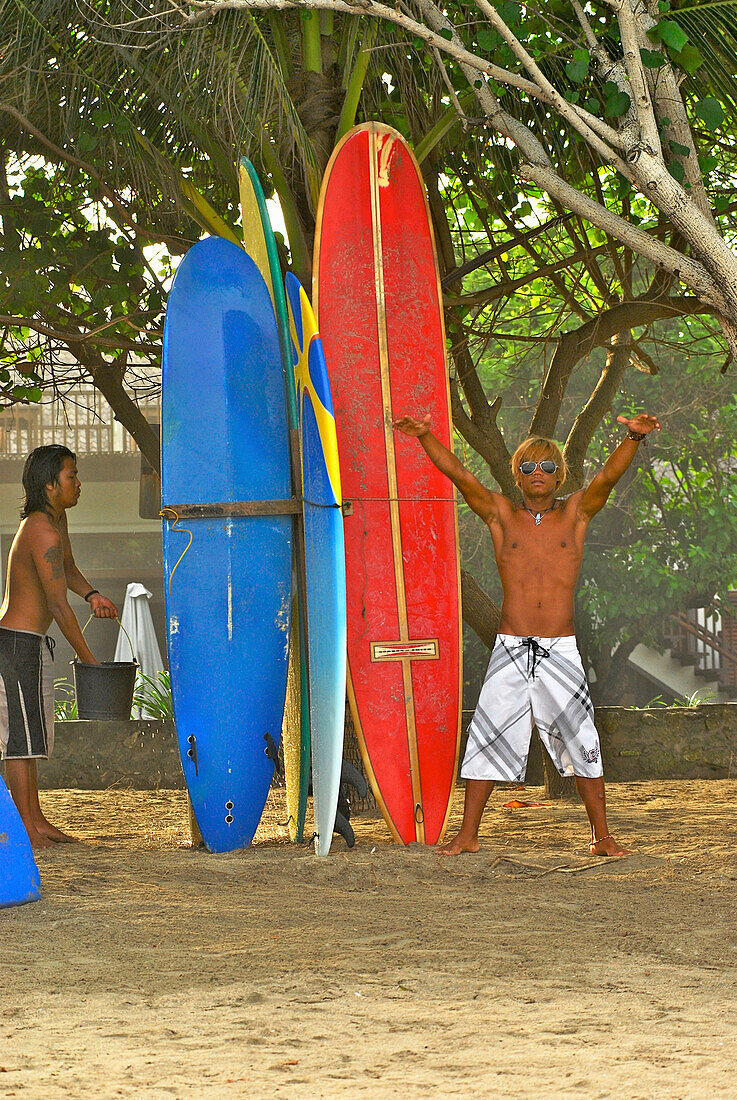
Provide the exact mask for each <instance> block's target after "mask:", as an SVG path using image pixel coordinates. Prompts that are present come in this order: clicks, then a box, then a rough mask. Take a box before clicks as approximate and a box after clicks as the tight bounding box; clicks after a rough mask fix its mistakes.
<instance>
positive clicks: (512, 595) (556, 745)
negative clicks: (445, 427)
mask: <svg viewBox="0 0 737 1100" xmlns="http://www.w3.org/2000/svg"><path fill="white" fill-rule="evenodd" d="M617 420H618V421H619V422H620V423H621V424H623V425H624V426H625V427H626V429H627V434H626V435H625V437H624V439H623V440H622V441H621V442H620V444H619V446H618V447H617V448H616V449H615V451H614V452H613V453H612V454H611V455H610V457H609V458H608V459H607V461H606V462H605V464H604V466H603V467H602V468H601V470H599V472H598V473H597V474H596V475H595V477H594V478H593V480H592V481H591V482H590V484H589V485H587V486H586V488H585V489H579V490H578V491H577V492H575V493H572V494H571V495H570V496H568V497H564V498H558V497H556V492H557V491H558V489H559V487H560V485H561V484H562V483H563V482H564V481H565V477H566V467H565V460H564V458H563V455H562V453H561V451H560V448H559V447H558V446H557V444H556V443H554V442H553V440H551V439H545V438H543V437H533V438H530V439H527V440H525V442H524V443H522V444H521V445H520V446H519V447H518V448H517V450H516V451H515V453H514V455H513V456H512V472H513V474H514V477H515V481H516V482H517V485H518V486H519V488H520V491H521V493H522V501H523V503H522V504H521V505H519V504H514V503H513V502H512V501H510V500H508V499H507V498H506V497H505V496H502V495H501V494H500V493H494V492H491V490H489V489H487V488H486V487H485V486H483V485H482V484H481V482H480V481H479V480H478V479H477V478H476V477H474V475H473V474H472V473H471V472H470V471H469V470H467V469H466V468H465V466H463V464H462V463H461V462H460V461H459V460H458V459H457V458H456V456H455V455H454V454H453V453H452V452H451V451H449V450H448V449H447V447H445V446H444V445H443V444H442V443H441V442H440V440H439V439H437V438H436V437H435V436H434V435H433V434H432V432H431V431H430V417H429V415H428V416H426V417H425V418H424V419H423V420H416V419H415V418H414V417H411V416H402V417H400V418H399V419H398V420H396V421H395V422H394V427H395V428H396V429H397V430H398V431H400V432H403V433H404V434H405V435H409V436H415V437H416V438H417V439H419V441H420V443H421V445H422V447H423V448H424V450H425V452H426V453H427V456H428V458H430V460H431V461H432V462H433V463H434V464H435V465H436V466H437V468H438V469H439V470H440V471H441V472H442V473H444V474H446V475H447V476H448V477H449V478H450V480H451V481H452V482H453V484H454V485H455V486H456V488H457V489H458V490H459V491H460V492H461V494H462V496H463V498H464V500H465V501H466V503H467V504H468V506H469V508H471V509H472V511H474V512H475V513H476V514H477V515H478V516H480V517H481V519H483V520H484V522H485V523H486V524H487V526H488V528H489V532H490V534H491V538H492V541H493V544H494V553H495V555H496V563H497V567H498V569H499V577H500V579H501V582H502V589H503V593H504V599H503V603H502V616H501V622H500V624H499V633H498V635H497V640H496V644H495V646H494V650H493V652H492V655H491V660H490V661H489V668H488V671H487V673H486V678H485V680H484V684H483V687H482V689H481V694H480V696H479V701H478V705H477V707H476V711H475V713H474V716H473V719H472V721H471V724H470V726H469V730H468V745H467V748H466V753H465V756H464V759H463V766H462V768H461V778H463V779H465V781H466V791H465V804H464V811H463V823H462V825H461V829H460V832H459V833H458V835H457V836H456V837H454V839H453V840H451V841H450V843H449V844H446V845H445V846H444V847H442V848H441V849H440V851H441V852H442V853H443V854H444V855H458V854H459V853H461V852H477V851H478V850H479V848H480V843H479V835H478V831H479V826H480V824H481V817H482V815H483V812H484V808H485V806H486V803H487V801H488V798H489V795H490V794H491V792H492V790H493V789H494V784H495V783H496V782H509V781H512V782H521V781H523V780H524V777H525V772H526V769H527V756H528V753H529V747H530V737H531V733H532V723H533V721H534V722H535V724H536V726H537V729H538V732H539V733H540V737H541V739H542V741H543V743H544V745H545V747H546V749H547V750H548V753H549V754H550V756H551V759H552V760H553V762H554V764H555V766H556V767H557V768H558V771H559V772H560V774H561V775H564V776H570V775H572V776H575V780H576V787H577V789H578V792H579V794H580V796H581V799H582V801H583V803H584V806H585V808H586V813H587V815H588V818H589V823H590V825H591V843H590V849H591V852H592V854H594V855H601V856H621V855H625V854H626V852H625V849H623V848H622V847H621V846H620V845H619V844H618V843H617V841H616V840H615V839H614V837H613V836H612V835H611V833H610V832H609V826H608V824H607V818H606V796H605V792H604V776H603V769H602V764H601V748H600V745H599V736H598V733H597V731H596V727H595V725H594V721H593V714H594V711H593V706H592V705H591V698H590V696H589V690H588V685H587V683H586V676H585V673H584V669H583V665H582V663H581V658H580V656H579V653H578V647H577V645H576V639H575V636H574V625H573V607H574V594H575V589H576V582H577V580H578V574H579V571H580V569H581V559H582V556H583V547H584V540H585V538H586V531H587V528H588V525H589V523H590V522H591V520H592V519H593V517H594V516H595V515H596V514H597V512H599V511H600V510H601V509H602V508H603V507H604V505H605V504H606V502H607V500H608V498H609V494H610V493H611V491H612V489H613V488H614V486H615V485H616V484H617V482H618V481H619V479H620V478H621V477H622V475H623V474H624V472H625V470H627V468H628V467H629V465H630V463H631V462H632V460H633V458H634V457H635V455H636V454H637V449H638V447H639V445H640V443H641V442H642V440H643V439H645V437H646V436H647V435H648V434H649V433H650V432H652V431H656V430H658V429H659V428H660V424H659V423H658V421H657V420H656V418H655V417H654V416H648V415H646V414H644V413H643V414H641V415H640V416H636V417H633V418H632V419H627V418H626V417H624V416H619V417H617Z"/></svg>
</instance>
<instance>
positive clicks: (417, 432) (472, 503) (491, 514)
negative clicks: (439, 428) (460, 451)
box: [393, 413, 499, 522]
mask: <svg viewBox="0 0 737 1100" xmlns="http://www.w3.org/2000/svg"><path fill="white" fill-rule="evenodd" d="M393 427H394V428H396V430H397V431H399V432H402V434H403V435H409V436H414V437H415V438H416V439H419V441H420V443H421V444H422V446H423V448H424V450H425V453H426V454H427V457H428V458H429V459H430V461H431V462H432V463H433V464H434V465H435V466H437V468H438V469H439V470H440V472H441V473H442V474H445V476H446V477H449V478H450V480H451V481H452V482H453V484H454V485H455V487H456V488H457V489H458V490H459V492H460V493H461V495H462V497H463V499H464V500H465V502H466V504H467V505H468V507H469V508H470V509H471V510H472V511H473V512H475V513H476V515H477V516H481V518H482V519H483V520H486V521H487V522H488V520H490V519H492V518H496V517H497V516H498V515H499V504H498V500H499V494H498V493H492V492H491V491H490V490H489V489H487V488H486V487H485V486H484V485H482V484H481V482H480V481H479V479H478V478H477V477H474V475H473V474H472V473H471V471H470V470H467V469H466V467H465V466H464V465H463V463H462V462H460V461H459V460H458V459H457V458H456V456H455V455H454V454H453V452H452V451H449V450H448V448H447V447H445V446H444V445H443V444H442V443H441V442H440V440H439V439H438V438H437V436H435V435H433V433H432V432H431V431H430V414H429V413H428V414H427V416H425V417H423V419H422V420H415V418H414V417H412V416H400V417H398V419H397V420H395V421H394V422H393Z"/></svg>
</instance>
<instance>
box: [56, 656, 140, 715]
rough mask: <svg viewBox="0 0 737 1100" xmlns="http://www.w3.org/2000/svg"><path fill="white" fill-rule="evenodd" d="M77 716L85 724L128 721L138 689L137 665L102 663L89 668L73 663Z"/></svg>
mask: <svg viewBox="0 0 737 1100" xmlns="http://www.w3.org/2000/svg"><path fill="white" fill-rule="evenodd" d="M72 664H73V666H74V687H75V690H76V693H77V716H78V717H79V718H80V719H81V720H82V721H93V722H95V721H96V722H109V721H113V720H120V719H124V720H126V721H127V720H128V719H129V718H130V716H131V707H132V706H133V691H134V688H135V686H136V672H137V671H138V664H137V663H136V661H101V662H100V664H99V665H86V664H83V663H82V662H81V661H73V662H72Z"/></svg>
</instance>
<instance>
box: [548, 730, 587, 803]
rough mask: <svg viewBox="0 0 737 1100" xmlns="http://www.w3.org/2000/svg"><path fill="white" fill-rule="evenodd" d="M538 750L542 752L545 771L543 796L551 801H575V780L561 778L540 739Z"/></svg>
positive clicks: (576, 795)
mask: <svg viewBox="0 0 737 1100" xmlns="http://www.w3.org/2000/svg"><path fill="white" fill-rule="evenodd" d="M540 752H541V753H542V754H543V772H544V773H545V794H544V797H545V798H549V799H551V801H561V802H575V801H576V799H577V798H578V791H577V790H576V781H575V780H574V779H573V777H568V778H563V776H562V775H561V774H560V772H559V771H558V769H557V768H556V766H555V764H554V763H553V761H552V760H551V759H550V757H549V756H548V754H547V752H546V750H545V746H544V745H543V743H542V741H540Z"/></svg>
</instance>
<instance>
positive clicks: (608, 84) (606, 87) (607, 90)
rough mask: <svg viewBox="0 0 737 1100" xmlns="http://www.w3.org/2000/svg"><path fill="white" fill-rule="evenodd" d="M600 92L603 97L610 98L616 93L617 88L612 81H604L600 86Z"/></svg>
mask: <svg viewBox="0 0 737 1100" xmlns="http://www.w3.org/2000/svg"><path fill="white" fill-rule="evenodd" d="M601 90H602V92H603V93H604V95H605V96H610V95H614V94H615V93H616V92H618V91H619V87H618V85H617V84H615V83H614V81H613V80H605V81H604V83H603V84H602V87H601Z"/></svg>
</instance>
